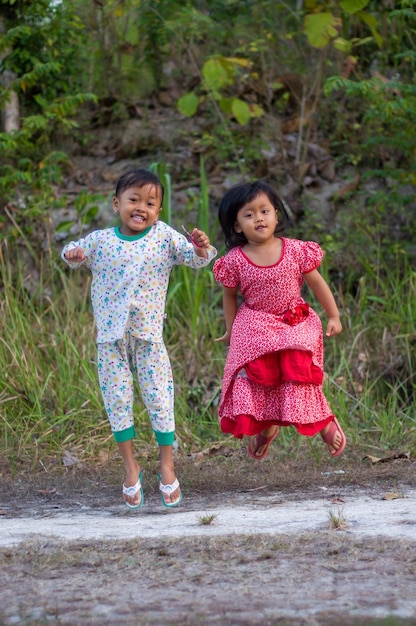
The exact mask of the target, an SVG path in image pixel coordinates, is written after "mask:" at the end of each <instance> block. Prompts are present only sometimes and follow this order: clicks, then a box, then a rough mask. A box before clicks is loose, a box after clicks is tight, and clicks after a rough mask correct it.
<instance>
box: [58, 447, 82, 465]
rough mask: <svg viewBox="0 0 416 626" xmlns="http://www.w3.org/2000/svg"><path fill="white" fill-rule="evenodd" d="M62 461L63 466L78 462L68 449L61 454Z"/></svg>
mask: <svg viewBox="0 0 416 626" xmlns="http://www.w3.org/2000/svg"><path fill="white" fill-rule="evenodd" d="M62 463H63V464H64V465H65V467H72V466H73V465H76V464H77V463H79V458H78V457H77V456H75V454H71V453H70V452H68V450H65V451H64V453H63V455H62Z"/></svg>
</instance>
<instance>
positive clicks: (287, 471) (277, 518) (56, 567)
mask: <svg viewBox="0 0 416 626" xmlns="http://www.w3.org/2000/svg"><path fill="white" fill-rule="evenodd" d="M293 464H294V465H296V469H297V471H296V473H294V472H293V467H290V464H288V463H287V462H286V463H279V462H276V461H273V458H272V459H271V460H270V461H268V462H265V463H264V464H261V465H260V464H254V466H255V467H253V464H251V463H247V464H246V461H245V460H241V459H240V461H239V463H236V459H233V460H232V461H230V460H227V459H222V460H221V459H220V460H213V461H209V462H207V463H205V464H202V465H195V464H194V463H190V462H189V461H185V462H183V464H182V466H179V470H180V474H181V476H183V478H182V480H181V482H182V485H183V488H184V493H185V497H184V500H183V505H182V506H181V507H180V508H178V509H177V510H174V511H167V510H165V509H163V508H162V507H161V503H160V499H159V496H158V493H157V482H155V480H154V468H148V469H147V471H145V480H146V484H145V494H146V496H145V497H146V500H145V505H144V507H143V509H141V510H140V511H138V512H134V513H132V512H130V511H128V510H127V508H126V507H124V506H123V505H122V503H121V502H120V496H119V493H118V492H119V489H118V487H116V486H117V485H118V476H117V477H115V472H117V471H119V469H120V468H118V470H116V469H115V468H112V469H111V471H110V469H108V470H104V469H101V470H100V471H97V470H94V471H92V470H91V471H83V472H78V473H68V474H67V475H66V476H65V477H63V476H59V477H58V476H45V475H43V476H37V477H35V478H32V479H30V478H28V477H18V478H15V479H13V481H11V483H10V482H9V483H8V489H6V488H3V487H5V486H7V481H6V483H4V482H2V488H1V489H0V512H1V516H0V624H2V625H7V626H8V625H11V624H36V625H37V624H39V625H40V624H45V623H48V624H49V623H52V624H68V625H72V624H77V625H78V624H81V625H100V626H101V625H105V626H106V625H108V626H113V625H118V624H120V625H125V626H130V625H131V626H134V625H143V626H144V625H162V626H164V625H166V626H170V625H176V624H185V625H187V624H190V625H191V624H192V625H200V624H201V625H205V624H214V623H215V624H220V625H223V624H224V625H226V624H227V625H233V626H234V625H235V626H238V625H240V624H241V625H249V624H250V625H251V624H253V625H257V624H258V625H275V624H276V625H277V624H279V626H282V625H283V626H285V625H292V626H294V625H300V626H303V625H305V626H306V625H310V626H318V625H321V624H322V625H324V626H329V625H331V626H332V625H334V624H335V625H338V624H339V625H351V624H354V625H361V624H378V625H381V624H383V625H385V626H396V625H399V624H400V626H402V625H403V626H404V625H416V485H415V482H414V477H415V473H414V469H415V466H414V464H413V463H409V462H408V463H406V464H397V465H395V466H390V467H387V466H385V467H381V466H380V467H379V468H371V467H368V465H364V464H362V463H361V465H360V466H357V464H356V463H351V462H349V463H345V462H344V463H338V464H337V465H334V464H333V463H332V464H330V463H328V464H326V463H321V464H316V463H315V464H311V463H310V462H305V463H304V464H302V461H301V460H299V459H298V460H296V459H294V460H293ZM248 470H250V472H248ZM208 475H209V476H210V478H211V480H210V483H209V489H207V483H206V479H207V476H208ZM242 475H243V476H244V478H245V481H244V482H242ZM306 478H308V480H306ZM242 484H243V485H244V487H243V488H242V486H241V485H242ZM221 487H222V488H221ZM116 493H117V494H118V495H116ZM208 522H210V523H208Z"/></svg>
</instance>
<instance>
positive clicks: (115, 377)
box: [97, 341, 140, 505]
mask: <svg viewBox="0 0 416 626" xmlns="http://www.w3.org/2000/svg"><path fill="white" fill-rule="evenodd" d="M97 354H98V377H99V381H100V387H101V392H102V396H103V400H104V406H105V409H106V412H107V415H108V419H109V421H110V424H111V430H112V432H113V436H114V439H115V440H116V443H117V447H118V449H119V451H120V454H121V456H122V459H123V463H124V470H125V479H124V486H125V487H132V486H133V485H135V484H136V482H137V479H138V477H139V474H140V466H139V465H138V463H137V462H136V461H135V459H134V454H133V438H134V435H135V432H134V421H133V376H132V373H131V371H130V367H129V363H128V356H127V353H126V350H125V346H124V342H123V341H118V342H109V343H102V344H98V346H97ZM123 498H124V500H126V501H127V502H128V503H129V504H132V505H137V504H138V503H139V502H140V493H139V492H138V493H137V494H136V495H135V496H134V497H131V496H126V495H123Z"/></svg>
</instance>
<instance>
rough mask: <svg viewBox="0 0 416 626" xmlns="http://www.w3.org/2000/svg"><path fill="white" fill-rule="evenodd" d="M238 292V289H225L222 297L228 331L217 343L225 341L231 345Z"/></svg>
mask: <svg viewBox="0 0 416 626" xmlns="http://www.w3.org/2000/svg"><path fill="white" fill-rule="evenodd" d="M237 292H238V287H224V291H223V296H222V306H223V309H224V317H225V328H226V331H225V333H224V335H223V336H222V337H218V339H216V340H215V341H224V342H225V343H227V344H229V343H230V337H231V329H232V327H233V323H234V320H235V316H236V315H237V308H238V306H237Z"/></svg>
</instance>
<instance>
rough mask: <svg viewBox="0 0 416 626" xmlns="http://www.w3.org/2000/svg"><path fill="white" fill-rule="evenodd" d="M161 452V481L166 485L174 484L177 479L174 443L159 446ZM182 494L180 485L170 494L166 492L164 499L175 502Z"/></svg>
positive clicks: (171, 502)
mask: <svg viewBox="0 0 416 626" xmlns="http://www.w3.org/2000/svg"><path fill="white" fill-rule="evenodd" d="M159 454H160V482H162V483H163V484H164V485H172V484H173V483H174V482H175V480H176V475H175V469H174V462H173V445H171V446H162V445H160V446H159ZM180 496H181V489H180V487H179V485H178V486H177V488H176V489H175V491H172V493H170V494H164V499H165V501H166V502H167V503H170V504H174V503H175V502H177V501H178V500H179V498H180Z"/></svg>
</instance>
